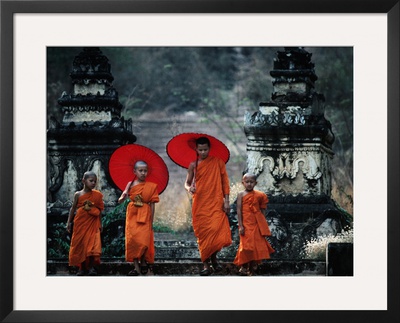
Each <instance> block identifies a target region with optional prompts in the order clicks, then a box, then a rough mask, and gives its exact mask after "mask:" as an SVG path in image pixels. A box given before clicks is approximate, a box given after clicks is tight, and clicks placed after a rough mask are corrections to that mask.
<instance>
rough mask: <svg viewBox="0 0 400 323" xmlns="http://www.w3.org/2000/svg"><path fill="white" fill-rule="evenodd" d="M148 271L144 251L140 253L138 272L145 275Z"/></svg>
mask: <svg viewBox="0 0 400 323" xmlns="http://www.w3.org/2000/svg"><path fill="white" fill-rule="evenodd" d="M148 271H149V267H148V266H147V263H146V255H145V253H144V254H143V255H142V257H141V258H140V273H141V274H142V275H147V273H148Z"/></svg>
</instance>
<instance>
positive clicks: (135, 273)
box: [128, 258, 140, 276]
mask: <svg viewBox="0 0 400 323" xmlns="http://www.w3.org/2000/svg"><path fill="white" fill-rule="evenodd" d="M139 270H140V267H139V259H138V258H135V259H133V269H132V270H131V271H130V272H129V273H128V276H138V275H139Z"/></svg>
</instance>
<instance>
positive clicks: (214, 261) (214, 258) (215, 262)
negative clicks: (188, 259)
mask: <svg viewBox="0 0 400 323" xmlns="http://www.w3.org/2000/svg"><path fill="white" fill-rule="evenodd" d="M217 253H218V251H216V252H214V253H213V254H212V255H211V264H212V267H213V269H214V271H215V272H219V271H221V270H222V269H223V268H222V266H221V265H220V264H219V263H218V260H217Z"/></svg>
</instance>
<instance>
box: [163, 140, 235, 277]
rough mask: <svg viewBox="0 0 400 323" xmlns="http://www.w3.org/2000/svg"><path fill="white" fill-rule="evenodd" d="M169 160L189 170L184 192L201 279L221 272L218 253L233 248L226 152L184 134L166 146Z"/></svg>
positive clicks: (215, 142) (215, 144) (214, 142)
mask: <svg viewBox="0 0 400 323" xmlns="http://www.w3.org/2000/svg"><path fill="white" fill-rule="evenodd" d="M167 153H168V155H169V157H170V158H171V159H172V160H173V161H174V162H175V163H176V164H178V165H180V166H181V167H185V168H187V169H188V173H187V177H186V181H185V189H186V190H187V191H188V192H189V193H190V194H191V196H192V198H193V200H192V202H193V203H192V223H193V230H194V234H195V236H196V238H197V243H198V247H199V252H200V258H201V261H202V262H203V264H204V268H203V270H202V271H200V275H201V276H209V275H210V274H211V273H212V272H213V271H215V272H218V271H221V270H222V269H223V268H222V266H221V265H220V264H219V263H218V260H217V253H218V252H219V251H220V250H221V249H222V248H224V247H228V246H230V245H231V244H232V237H231V230H230V226H229V220H228V217H227V214H228V213H229V211H230V205H229V190H230V187H229V179H228V174H227V172H226V167H225V163H226V162H227V161H228V160H229V150H228V148H227V147H226V146H225V145H224V144H223V143H222V142H221V141H219V140H218V139H216V138H214V137H212V136H210V135H206V134H198V133H183V134H180V135H178V136H176V137H174V138H172V139H171V140H170V141H169V143H168V144H167Z"/></svg>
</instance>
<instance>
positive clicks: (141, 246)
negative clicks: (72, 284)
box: [118, 161, 160, 276]
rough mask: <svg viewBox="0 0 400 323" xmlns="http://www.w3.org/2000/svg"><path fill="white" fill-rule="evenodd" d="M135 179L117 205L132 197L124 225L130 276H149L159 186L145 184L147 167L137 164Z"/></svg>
mask: <svg viewBox="0 0 400 323" xmlns="http://www.w3.org/2000/svg"><path fill="white" fill-rule="evenodd" d="M133 173H134V174H135V179H134V180H133V181H130V182H129V183H128V184H127V186H126V188H125V190H124V191H123V192H122V194H121V196H120V198H119V199H118V203H122V202H123V201H124V200H125V199H126V198H127V197H128V196H129V200H130V201H129V203H128V206H127V208H126V222H125V259H126V261H127V262H130V263H133V269H132V270H131V271H130V272H129V273H128V275H129V276H138V275H139V273H140V274H142V275H147V274H148V273H149V265H152V264H154V256H155V248H154V231H153V221H154V212H155V203H158V202H159V201H160V199H159V196H158V190H157V184H156V183H152V182H148V181H146V177H147V174H148V165H147V163H146V162H144V161H138V162H136V163H135V165H134V170H133Z"/></svg>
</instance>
